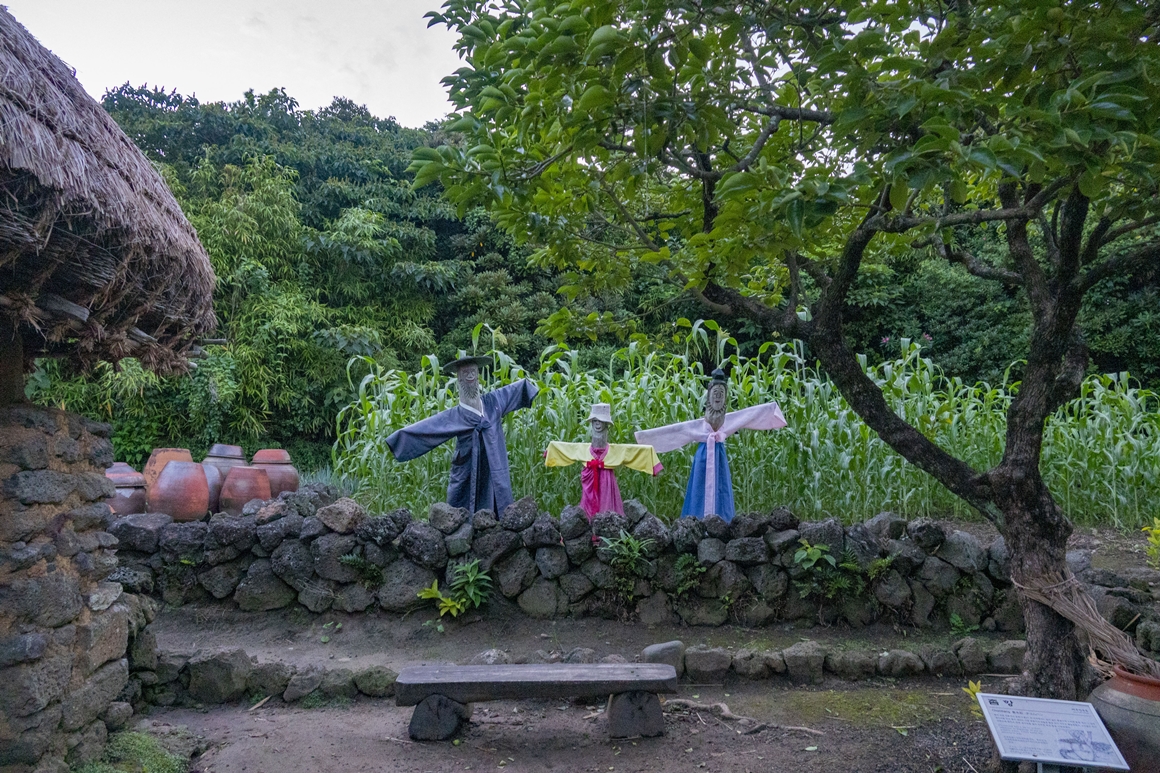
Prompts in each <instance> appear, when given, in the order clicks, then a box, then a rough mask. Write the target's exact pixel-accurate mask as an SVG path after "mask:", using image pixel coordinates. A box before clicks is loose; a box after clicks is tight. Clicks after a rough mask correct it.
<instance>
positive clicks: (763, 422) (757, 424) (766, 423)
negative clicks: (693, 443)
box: [721, 403, 785, 436]
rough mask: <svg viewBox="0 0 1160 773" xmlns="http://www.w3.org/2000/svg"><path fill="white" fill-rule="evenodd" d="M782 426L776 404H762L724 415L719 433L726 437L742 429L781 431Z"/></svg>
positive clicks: (783, 417) (782, 418) (778, 408)
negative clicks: (723, 421) (723, 422)
mask: <svg viewBox="0 0 1160 773" xmlns="http://www.w3.org/2000/svg"><path fill="white" fill-rule="evenodd" d="M784 426H785V416H783V415H782V414H781V407H780V406H778V404H777V403H763V404H762V405H754V406H752V407H749V408H742V409H741V410H740V411H734V412H733V413H727V414H725V424H724V425H723V426H722V427H721V431H722V432H724V433H725V434H726V435H727V436H728V435H732V434H734V433H736V432H737V431H738V430H742V429H781V428H782V427H784Z"/></svg>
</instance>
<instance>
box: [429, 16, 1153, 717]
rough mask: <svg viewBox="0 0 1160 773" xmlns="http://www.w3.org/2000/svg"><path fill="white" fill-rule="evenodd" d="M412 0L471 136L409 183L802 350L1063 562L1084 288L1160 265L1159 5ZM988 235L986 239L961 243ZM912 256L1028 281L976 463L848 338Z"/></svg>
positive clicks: (562, 323)
mask: <svg viewBox="0 0 1160 773" xmlns="http://www.w3.org/2000/svg"><path fill="white" fill-rule="evenodd" d="M430 16H431V21H432V23H433V24H434V23H444V24H446V25H448V26H449V27H450V28H452V29H454V30H456V31H457V32H458V34H459V36H460V37H459V41H458V44H457V48H458V50H459V52H460V54H461V55H462V57H463V60H464V65H463V67H461V68H460V69H459V70H458V71H457V72H456V73H454V74H453V75H451V76H449V77H448V78H447V79H446V81H445V82H446V84H447V85H448V87H449V92H450V95H451V99H452V101H453V102H454V104H455V105H456V107H457V114H456V117H455V120H454V121H453V122H452V123H450V124H449V125H448V127H447V128H448V129H449V130H453V131H457V132H462V133H463V135H464V137H465V141H464V142H463V143H460V144H446V145H444V146H442V147H440V148H438V149H427V148H421V149H418V150H417V151H416V153H415V159H416V161H415V163H414V165H413V166H412V168H413V169H414V170H415V174H416V184H417V185H422V184H424V183H429V182H434V181H437V180H438V181H440V182H441V183H442V184H443V186H444V187H445V189H446V192H447V195H448V196H449V197H450V198H451V200H453V201H454V202H456V203H457V204H458V206H459V207H461V208H463V207H468V206H473V205H477V204H481V203H484V204H486V205H487V206H489V207H490V208H491V209H492V211H493V213H495V216H496V218H497V222H499V223H500V224H501V225H502V226H503V227H505V228H506V229H508V230H509V232H511V233H513V234H515V235H516V236H517V238H519V239H521V240H524V241H527V242H531V243H536V244H539V245H542V248H541V249H540V250H539V251H537V252H536V253H535V255H534V258H535V259H536V260H537V261H539V263H540V265H543V266H545V267H549V268H552V269H554V270H558V271H561V272H566V273H567V275H568V284H567V286H566V287H565V291H566V292H567V293H568V294H569V295H571V296H575V297H579V296H582V295H583V294H585V293H592V292H601V291H603V290H605V289H607V288H610V287H616V286H622V285H624V284H625V283H627V282H628V281H630V279H631V278H632V277H633V276H634V275H636V274H637V272H640V271H644V270H647V267H650V266H655V267H658V268H659V269H661V270H662V271H663V272H664V276H665V277H666V278H667V279H668V281H670V282H671V283H673V284H674V285H675V286H677V287H679V288H681V289H682V290H684V291H685V292H687V293H689V294H690V295H691V296H692V297H693V298H695V299H697V300H698V301H699V303H700V304H701V305H702V307H703V308H704V309H706V310H707V311H708V312H709V313H711V314H713V315H714V316H716V317H717V318H718V319H730V318H732V319H737V320H745V321H747V322H748V323H749V324H753V325H756V326H757V327H758V328H759V329H761V330H762V331H766V332H768V333H770V334H774V333H777V334H781V335H785V336H792V337H796V338H800V339H802V340H804V341H806V342H807V343H808V344H809V346H810V349H811V352H812V353H813V354H814V355H815V356H816V357H817V359H818V361H819V362H820V363H821V365H822V366H823V367H824V369H825V370H826V372H827V373H828V375H829V376H830V377H831V378H832V379H833V380H834V382H835V383H836V384H837V386H838V388H839V389H840V390H841V391H842V394H843V396H844V397H845V398H846V399H847V400H848V401H849V402H850V404H851V405H852V407H853V408H854V409H855V410H856V411H857V412H858V414H859V415H860V416H861V417H862V419H863V420H864V421H866V423H867V424H868V425H869V426H870V427H871V428H872V429H874V430H875V431H876V432H877V433H878V434H879V436H880V437H882V439H883V440H884V441H885V442H886V443H888V444H889V445H890V446H891V447H892V448H894V449H895V450H896V451H898V452H899V453H900V454H901V455H902V456H904V457H905V458H906V459H908V460H909V461H911V462H913V463H914V464H916V465H917V466H919V467H920V468H921V469H923V470H925V471H926V472H928V473H929V474H931V475H932V476H934V477H935V478H936V479H937V480H939V481H940V482H941V483H942V484H943V485H945V486H947V487H948V488H949V489H950V490H952V491H953V492H955V493H956V494H957V495H958V496H960V497H962V498H963V499H965V500H966V501H968V502H970V503H971V504H972V505H974V506H975V507H976V508H978V509H979V511H980V512H982V513H984V514H985V515H987V516H988V517H990V518H991V519H993V520H994V521H995V522H996V523H997V524H998V525H999V526H1000V528H1001V530H1002V531H1003V533H1004V535H1005V537H1006V538H1007V540H1008V544H1009V545H1010V547H1011V550H1012V555H1013V564H1012V571H1013V574H1014V577H1015V579H1016V580H1017V581H1019V582H1021V583H1023V584H1025V585H1028V586H1037V584H1039V585H1041V584H1044V583H1049V582H1054V581H1056V580H1057V579H1058V577H1060V576H1065V577H1066V566H1065V565H1064V562H1063V557H1064V548H1065V544H1066V539H1067V535H1068V534H1069V533H1070V528H1071V527H1070V524H1068V522H1067V520H1066V518H1064V517H1063V515H1062V513H1061V512H1060V511H1059V508H1058V507H1057V506H1056V505H1055V503H1054V500H1053V499H1052V496H1051V492H1050V491H1048V490H1047V488H1046V486H1045V485H1044V483H1043V480H1042V477H1041V475H1040V473H1039V467H1038V465H1039V459H1040V455H1041V449H1042V438H1043V427H1044V423H1045V421H1046V420H1047V419H1048V417H1049V416H1050V415H1052V413H1054V412H1055V411H1056V410H1057V409H1058V408H1059V407H1060V406H1061V405H1063V404H1065V403H1066V402H1067V401H1068V400H1070V399H1072V398H1073V397H1074V396H1075V395H1076V394H1077V389H1078V385H1079V383H1080V380H1081V378H1082V376H1083V373H1084V371H1085V370H1086V368H1087V365H1088V362H1089V345H1088V342H1087V339H1086V337H1085V335H1084V330H1083V328H1082V326H1081V325H1080V324H1079V315H1080V311H1081V308H1082V307H1083V303H1084V299H1085V296H1086V295H1087V294H1088V293H1089V292H1091V291H1093V290H1095V291H1097V292H1099V291H1100V290H1101V289H1103V288H1106V287H1107V286H1108V285H1109V284H1114V283H1115V282H1117V281H1124V280H1126V279H1127V278H1128V277H1131V276H1134V275H1136V274H1137V273H1138V272H1140V271H1149V270H1154V268H1155V266H1156V264H1157V262H1160V230H1158V229H1157V228H1156V224H1157V223H1158V222H1160V196H1158V195H1157V194H1158V192H1160V191H1158V184H1157V181H1158V179H1160V45H1157V43H1158V42H1160V41H1158V40H1157V38H1158V36H1160V28H1158V20H1160V10H1158V9H1157V6H1155V5H1154V4H1148V3H1145V2H1131V1H1127V2H1091V1H1088V0H1078V1H1076V2H1056V1H1055V0H1005V1H1002V0H1001V1H1000V2H991V3H987V4H970V3H967V2H945V3H944V2H938V1H937V0H936V2H921V3H918V2H910V1H906V0H904V1H903V2H863V1H862V0H833V1H832V2H828V3H825V4H820V5H819V4H810V3H805V2H800V0H788V1H787V2H783V3H764V2H752V1H751V0H733V1H732V2H724V3H716V4H702V3H700V2H698V1H696V0H677V1H676V2H672V1H671V0H574V2H571V3H567V2H565V3H557V2H548V1H547V0H449V1H448V2H447V3H445V5H444V7H443V10H442V11H441V12H439V13H433V14H431V15H430ZM989 231H990V232H993V233H996V234H998V235H999V237H1000V244H1001V245H1002V248H1001V249H1000V250H993V251H988V252H983V251H980V250H977V249H976V247H977V245H978V244H979V242H980V239H981V235H982V234H984V233H987V232H989ZM916 248H917V249H922V250H925V251H927V252H928V253H929V255H930V256H932V257H935V258H938V259H939V260H942V261H946V262H947V263H950V264H955V265H958V266H962V267H963V268H965V270H966V271H967V272H968V273H969V274H970V275H971V276H972V277H974V278H976V279H977V280H978V281H979V282H984V283H991V284H993V285H994V286H996V287H999V288H1014V289H1017V290H1018V291H1019V292H1021V293H1023V294H1024V295H1025V297H1026V303H1027V305H1026V309H1027V314H1026V317H1025V319H1026V326H1025V328H1024V332H1025V336H1026V339H1025V340H1026V346H1025V348H1024V352H1023V356H1024V357H1025V359H1026V364H1025V366H1024V367H1023V369H1022V379H1021V386H1020V391H1019V394H1018V396H1017V397H1016V398H1015V400H1014V401H1013V402H1012V404H1011V408H1010V410H1009V412H1008V415H1007V419H1008V421H1007V436H1006V445H1005V451H1004V455H1003V458H1002V460H1001V461H1000V462H999V463H998V464H997V465H995V466H994V467H992V468H991V469H989V470H976V469H973V468H972V467H971V466H970V465H968V464H966V463H965V462H963V461H962V460H960V459H957V458H955V457H954V456H952V455H951V454H949V453H947V452H946V451H945V450H944V449H942V448H940V447H939V446H938V445H937V444H936V443H934V442H933V441H932V440H931V439H930V438H929V437H928V436H927V435H925V434H924V433H923V432H921V431H920V430H919V428H916V427H915V426H912V425H911V424H908V423H907V422H905V421H903V420H902V419H901V418H900V417H899V416H898V415H897V414H896V413H895V412H894V411H893V410H892V409H891V407H890V405H889V403H888V401H887V399H886V397H885V396H884V394H883V392H882V389H881V386H880V384H877V383H875V382H874V381H873V380H872V379H871V378H869V377H868V376H867V374H866V372H865V371H864V370H863V368H862V367H861V365H860V363H859V361H858V359H857V357H856V355H855V350H854V349H853V348H852V345H851V341H852V333H853V332H854V331H851V330H850V326H849V325H848V321H849V320H848V317H849V316H850V307H851V301H852V300H856V298H854V295H853V294H854V292H855V290H856V289H857V288H858V287H859V279H860V278H863V277H872V276H873V275H874V274H875V273H879V272H881V271H882V267H883V266H886V265H889V263H890V260H891V258H892V257H897V256H901V255H903V254H905V253H906V252H908V251H910V250H912V249H916ZM988 253H989V254H988ZM587 322H588V321H587V320H584V319H578V318H577V317H576V315H573V314H572V313H571V312H570V310H569V309H568V308H567V307H565V308H563V309H561V310H560V311H559V312H558V313H557V314H556V315H554V316H553V318H552V324H553V325H556V326H559V327H561V328H567V327H569V326H574V325H583V324H586V323H587ZM1025 611H1026V614H1027V617H1028V626H1029V652H1030V661H1029V662H1030V664H1031V672H1032V675H1033V680H1032V684H1031V685H1029V689H1030V690H1031V691H1033V692H1035V693H1038V694H1043V695H1053V696H1056V697H1068V696H1074V695H1075V694H1076V693H1077V691H1079V690H1081V689H1082V683H1083V676H1082V671H1083V668H1084V658H1083V657H1082V654H1081V653H1080V651H1079V648H1078V644H1077V641H1076V639H1075V637H1074V634H1073V632H1072V627H1071V623H1070V622H1068V621H1067V620H1064V619H1063V618H1062V617H1060V616H1059V615H1057V614H1055V613H1053V612H1052V611H1051V609H1050V608H1048V606H1045V605H1042V604H1039V603H1035V602H1027V603H1026V608H1025ZM1061 652H1063V653H1070V657H1061V655H1060V653H1061Z"/></svg>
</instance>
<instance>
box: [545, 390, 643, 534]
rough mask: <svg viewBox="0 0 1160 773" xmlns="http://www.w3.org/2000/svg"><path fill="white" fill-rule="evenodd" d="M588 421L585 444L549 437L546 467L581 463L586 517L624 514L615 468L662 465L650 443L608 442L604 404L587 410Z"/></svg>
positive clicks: (608, 410) (609, 420) (608, 418)
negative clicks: (588, 430)
mask: <svg viewBox="0 0 1160 773" xmlns="http://www.w3.org/2000/svg"><path fill="white" fill-rule="evenodd" d="M588 424H589V426H590V427H591V430H592V440H591V442H589V443H562V442H560V441H559V440H553V441H552V442H551V443H549V444H548V450H547V451H545V452H544V456H545V457H546V458H545V462H544V463H545V464H546V465H547V466H548V467H567V466H568V465H570V464H572V463H573V462H581V463H583V465H584V467H583V468H582V469H581V470H580V491H581V494H580V507H581V509H583V510H584V512H585V513H587V514H588V520H592V516H594V515H596V514H597V513H609V512H611V513H619V514H620V515H624V503H623V502H621V500H620V487H619V486H617V484H616V468H617V467H628V468H629V469H630V470H637V471H638V472H646V473H648V474H650V475H656V474H658V473H659V472H660V471H661V470H662V469H663V468H662V467H661V463H660V459H658V458H657V453H656V451H654V450H653V448H652V446H639V445H629V444H627V443H609V442H608V428H609V427H611V426H612V409H611V408H610V407H609V405H608V403H596V404H595V405H593V406H592V408H591V410H589V412H588Z"/></svg>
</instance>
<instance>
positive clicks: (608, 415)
mask: <svg viewBox="0 0 1160 773" xmlns="http://www.w3.org/2000/svg"><path fill="white" fill-rule="evenodd" d="M593 419H599V420H600V421H602V422H604V423H605V424H611V423H612V408H611V407H610V406H609V405H608V403H594V404H593V405H592V409H591V410H590V411H589V412H588V421H592V420H593Z"/></svg>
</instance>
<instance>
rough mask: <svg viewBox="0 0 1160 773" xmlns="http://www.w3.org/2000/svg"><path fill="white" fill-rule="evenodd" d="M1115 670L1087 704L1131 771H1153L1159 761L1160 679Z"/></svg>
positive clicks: (1117, 668)
mask: <svg viewBox="0 0 1160 773" xmlns="http://www.w3.org/2000/svg"><path fill="white" fill-rule="evenodd" d="M1114 671H1115V676H1113V677H1112V678H1111V679H1109V680H1108V681H1106V682H1104V683H1103V684H1101V685H1100V686H1099V687H1097V688H1096V689H1094V690H1092V693H1091V695H1089V696H1088V701H1089V702H1090V703H1091V704H1092V705H1093V706H1095V708H1096V713H1098V714H1099V715H1100V719H1102V720H1103V721H1104V725H1105V726H1107V728H1108V732H1109V733H1111V734H1112V739H1113V740H1114V741H1115V742H1116V746H1118V747H1119V749H1120V753H1121V754H1123V755H1124V759H1125V760H1127V761H1128V765H1129V766H1130V767H1131V768H1132V770H1153V769H1154V768H1152V767H1151V766H1152V765H1153V764H1154V763H1155V761H1156V760H1157V759H1158V758H1160V679H1153V678H1151V677H1147V676H1138V675H1136V674H1130V673H1128V672H1127V671H1125V670H1124V669H1122V668H1120V667H1119V666H1115V667H1114Z"/></svg>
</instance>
